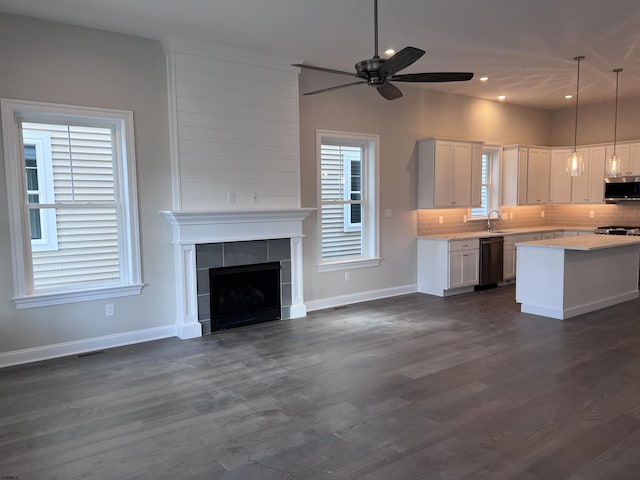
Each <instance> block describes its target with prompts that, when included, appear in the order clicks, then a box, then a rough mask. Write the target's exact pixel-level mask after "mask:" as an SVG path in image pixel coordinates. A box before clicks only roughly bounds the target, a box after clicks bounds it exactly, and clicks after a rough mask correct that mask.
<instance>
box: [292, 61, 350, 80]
mask: <svg viewBox="0 0 640 480" xmlns="http://www.w3.org/2000/svg"><path fill="white" fill-rule="evenodd" d="M291 66H292V67H300V68H306V69H307V70H317V71H318V72H326V73H335V74H338V75H347V76H349V77H355V76H356V74H355V73H353V72H343V71H342V70H333V69H332V68H324V67H314V66H313V65H304V64H302V63H294V64H292V65H291Z"/></svg>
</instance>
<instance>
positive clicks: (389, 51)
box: [384, 48, 396, 57]
mask: <svg viewBox="0 0 640 480" xmlns="http://www.w3.org/2000/svg"><path fill="white" fill-rule="evenodd" d="M384 54H385V55H386V56H387V57H393V56H394V55H395V54H396V51H395V50H394V49H393V48H388V49H387V50H385V51H384Z"/></svg>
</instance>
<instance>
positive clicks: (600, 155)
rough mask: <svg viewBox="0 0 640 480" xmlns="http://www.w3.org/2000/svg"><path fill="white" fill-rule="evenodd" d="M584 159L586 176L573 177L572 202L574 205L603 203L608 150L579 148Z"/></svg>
mask: <svg viewBox="0 0 640 480" xmlns="http://www.w3.org/2000/svg"><path fill="white" fill-rule="evenodd" d="M578 151H579V152H582V155H583V159H584V174H583V175H580V176H578V177H573V181H572V188H571V201H572V202H573V203H603V202H604V175H605V160H606V148H605V147H604V146H597V147H588V148H579V149H578Z"/></svg>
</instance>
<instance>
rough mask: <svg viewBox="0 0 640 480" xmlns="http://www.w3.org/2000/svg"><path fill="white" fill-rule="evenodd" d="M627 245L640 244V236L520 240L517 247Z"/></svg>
mask: <svg viewBox="0 0 640 480" xmlns="http://www.w3.org/2000/svg"><path fill="white" fill-rule="evenodd" d="M625 245H640V237H636V236H626V235H582V236H579V237H568V238H551V239H549V240H534V241H532V242H518V243H516V246H517V247H537V248H556V249H563V250H584V251H587V250H601V249H603V248H615V247H622V246H625Z"/></svg>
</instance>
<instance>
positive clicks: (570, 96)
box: [564, 95, 573, 100]
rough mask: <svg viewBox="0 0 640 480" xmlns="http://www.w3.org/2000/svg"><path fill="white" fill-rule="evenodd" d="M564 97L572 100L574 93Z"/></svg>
mask: <svg viewBox="0 0 640 480" xmlns="http://www.w3.org/2000/svg"><path fill="white" fill-rule="evenodd" d="M564 98H566V99H567V100H571V99H572V98H573V95H565V96H564Z"/></svg>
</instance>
